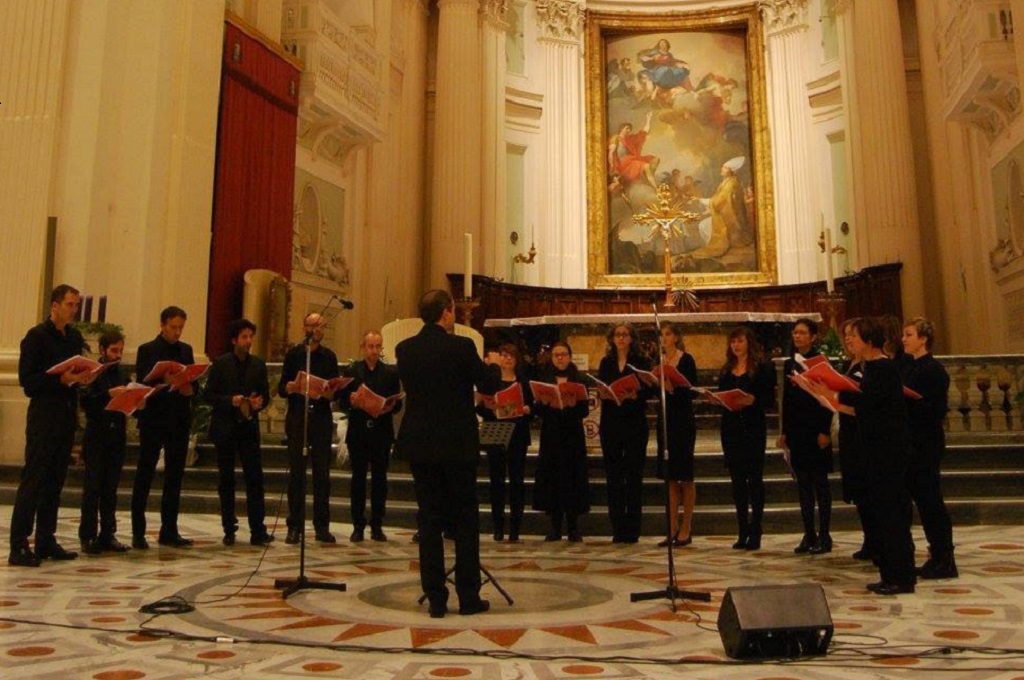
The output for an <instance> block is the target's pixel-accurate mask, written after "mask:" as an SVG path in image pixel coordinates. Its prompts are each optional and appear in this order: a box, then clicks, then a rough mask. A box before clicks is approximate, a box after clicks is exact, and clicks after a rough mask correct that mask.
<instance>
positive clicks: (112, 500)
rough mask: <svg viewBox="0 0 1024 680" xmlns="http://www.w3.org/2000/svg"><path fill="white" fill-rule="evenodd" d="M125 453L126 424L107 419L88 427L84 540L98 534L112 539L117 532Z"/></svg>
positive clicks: (81, 523) (80, 528) (82, 521)
mask: <svg viewBox="0 0 1024 680" xmlns="http://www.w3.org/2000/svg"><path fill="white" fill-rule="evenodd" d="M124 455H125V433H124V425H121V424H118V423H111V422H106V421H104V422H97V423H93V422H90V423H89V424H88V425H87V426H86V428H85V439H84V440H83V442H82V458H83V459H84V460H85V475H84V477H83V479H82V516H81V519H80V520H79V522H78V538H79V539H81V540H82V541H88V540H90V539H93V538H97V537H98V538H99V539H100V541H102V542H109V541H110V540H111V539H113V538H114V535H115V534H116V533H117V486H118V484H120V482H121V470H122V469H123V468H124ZM97 515H98V516H99V530H98V531H97V519H96V518H97Z"/></svg>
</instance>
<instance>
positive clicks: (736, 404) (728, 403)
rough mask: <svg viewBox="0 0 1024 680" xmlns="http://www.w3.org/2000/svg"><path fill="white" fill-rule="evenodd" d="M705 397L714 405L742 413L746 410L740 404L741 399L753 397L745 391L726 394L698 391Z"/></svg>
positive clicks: (732, 391) (729, 391) (725, 392)
mask: <svg viewBox="0 0 1024 680" xmlns="http://www.w3.org/2000/svg"><path fill="white" fill-rule="evenodd" d="M697 391H698V392H700V393H701V394H702V395H704V397H706V398H707V399H708V400H709V401H711V402H712V403H715V404H718V405H719V406H721V407H723V408H725V409H728V410H729V411H740V410H742V409H743V408H745V407H744V406H743V405H742V404H740V399H742V398H743V397H752V396H754V395H752V394H751V393H750V392H744V391H743V390H725V391H724V392H712V391H711V390H702V389H698V390H697Z"/></svg>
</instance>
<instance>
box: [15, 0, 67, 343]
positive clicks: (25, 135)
mask: <svg viewBox="0 0 1024 680" xmlns="http://www.w3.org/2000/svg"><path fill="white" fill-rule="evenodd" d="M2 13H3V20H2V21H0V93H2V94H0V97H2V98H3V102H2V106H0V159H3V160H2V161H0V225H3V226H2V227H0V253H3V255H4V266H3V267H0V287H2V289H3V290H4V291H7V293H8V294H7V295H4V296H3V298H0V318H3V320H4V322H3V324H0V357H6V358H7V359H8V360H14V359H16V357H17V354H18V345H19V342H20V341H21V338H22V336H23V335H24V333H25V330H26V329H27V328H28V327H29V326H31V325H32V324H33V323H37V322H38V321H39V320H40V318H41V317H40V312H41V302H42V296H43V291H42V287H43V276H42V275H43V270H44V265H45V248H46V219H47V216H48V215H52V214H53V211H52V207H51V205H50V196H51V192H52V190H53V167H54V165H55V160H56V159H55V157H56V147H57V138H58V134H59V129H58V124H59V119H60V115H59V114H60V106H61V91H62V80H61V71H62V69H63V67H64V59H65V45H66V44H67V30H68V29H67V24H68V5H67V3H66V2H61V1H59V0H10V2H6V3H5V4H4V8H3V12H2ZM71 283H76V284H79V285H80V282H76V281H72V282H71ZM5 363H6V362H5Z"/></svg>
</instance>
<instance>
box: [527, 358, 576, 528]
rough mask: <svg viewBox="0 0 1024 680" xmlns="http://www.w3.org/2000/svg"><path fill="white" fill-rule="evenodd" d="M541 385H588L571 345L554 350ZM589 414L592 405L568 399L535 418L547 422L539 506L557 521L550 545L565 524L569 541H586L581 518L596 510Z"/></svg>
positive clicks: (538, 409)
mask: <svg viewBox="0 0 1024 680" xmlns="http://www.w3.org/2000/svg"><path fill="white" fill-rule="evenodd" d="M538 380H540V381H541V382H547V383H552V384H555V385H557V384H560V383H563V382H574V383H580V384H583V376H582V375H580V372H579V370H577V368H576V365H575V364H574V363H573V362H572V348H571V347H569V343H567V342H565V341H564V340H559V341H557V342H555V343H554V344H552V345H551V365H550V366H549V367H546V368H545V369H543V370H542V371H541V372H540V374H539V375H538ZM589 410H590V407H589V403H588V400H586V399H582V400H580V401H572V400H571V399H570V398H568V397H563V408H561V409H558V408H554V407H552V406H547V405H545V404H541V403H540V402H535V403H534V405H533V412H534V414H535V415H536V416H537V417H539V418H540V419H541V425H540V452H539V454H538V456H537V477H536V480H535V482H534V485H533V507H534V509H536V510H541V511H543V512H545V513H546V514H547V515H548V517H549V518H550V520H551V531H550V532H549V533H548V535H547V537H545V539H544V540H546V541H558V540H561V538H562V520H563V519H564V520H565V526H566V530H567V535H568V538H569V540H570V541H572V542H573V543H578V542H580V541H582V540H583V535H582V534H581V533H580V530H579V526H578V524H577V518H578V517H579V516H580V515H582V514H585V513H587V512H588V511H589V510H590V487H589V480H588V478H587V441H586V437H585V435H584V431H583V420H584V418H586V417H587V414H588V413H589Z"/></svg>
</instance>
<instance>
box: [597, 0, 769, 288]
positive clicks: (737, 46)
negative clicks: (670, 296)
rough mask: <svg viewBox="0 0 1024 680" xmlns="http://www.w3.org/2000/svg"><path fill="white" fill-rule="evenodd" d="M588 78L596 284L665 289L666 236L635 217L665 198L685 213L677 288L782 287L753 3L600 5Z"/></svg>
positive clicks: (674, 247) (675, 262) (675, 245)
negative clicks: (646, 7)
mask: <svg viewBox="0 0 1024 680" xmlns="http://www.w3.org/2000/svg"><path fill="white" fill-rule="evenodd" d="M586 85H587V87H586V97H587V103H586V104H587V121H588V127H587V142H586V144H587V204H588V215H587V217H588V263H587V270H588V283H589V285H590V287H592V288H609V287H614V288H646V287H652V288H653V287H657V288H664V286H665V280H666V277H665V264H664V240H663V239H662V238H661V234H662V233H664V232H663V231H662V232H660V233H658V230H657V229H656V228H653V227H652V225H651V224H650V223H648V224H646V225H642V224H639V223H637V222H635V221H634V220H633V219H632V216H633V215H636V214H639V213H642V212H644V211H645V210H646V209H647V208H648V206H655V205H658V204H659V198H661V199H664V198H666V196H667V197H668V199H669V203H670V205H671V206H672V207H673V208H675V209H682V212H684V213H686V217H685V218H684V219H680V220H678V221H676V222H675V224H674V227H675V228H676V229H677V231H674V232H673V234H672V235H671V237H670V241H669V244H670V251H671V258H670V261H671V269H672V283H673V286H674V287H676V288H681V287H685V288H702V287H703V288H720V287H731V286H750V285H769V284H774V283H776V282H777V280H778V264H777V255H776V236H775V215H774V209H773V202H774V201H773V189H772V164H771V145H770V140H769V132H768V114H767V97H766V93H765V90H766V88H765V64H764V33H763V29H762V23H761V17H760V14H759V13H758V11H757V9H756V7H755V6H754V5H750V6H746V7H739V8H731V9H724V10H712V11H702V12H692V13H677V14H668V15H666V14H659V15H651V16H644V15H637V14H626V13H611V12H608V13H605V12H589V13H588V15H587V29H586ZM661 185H667V186H668V192H669V193H668V194H665V193H664V191H665V190H664V189H663V190H662V191H663V193H662V195H661V196H660V197H659V195H658V192H657V187H659V186H661Z"/></svg>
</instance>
